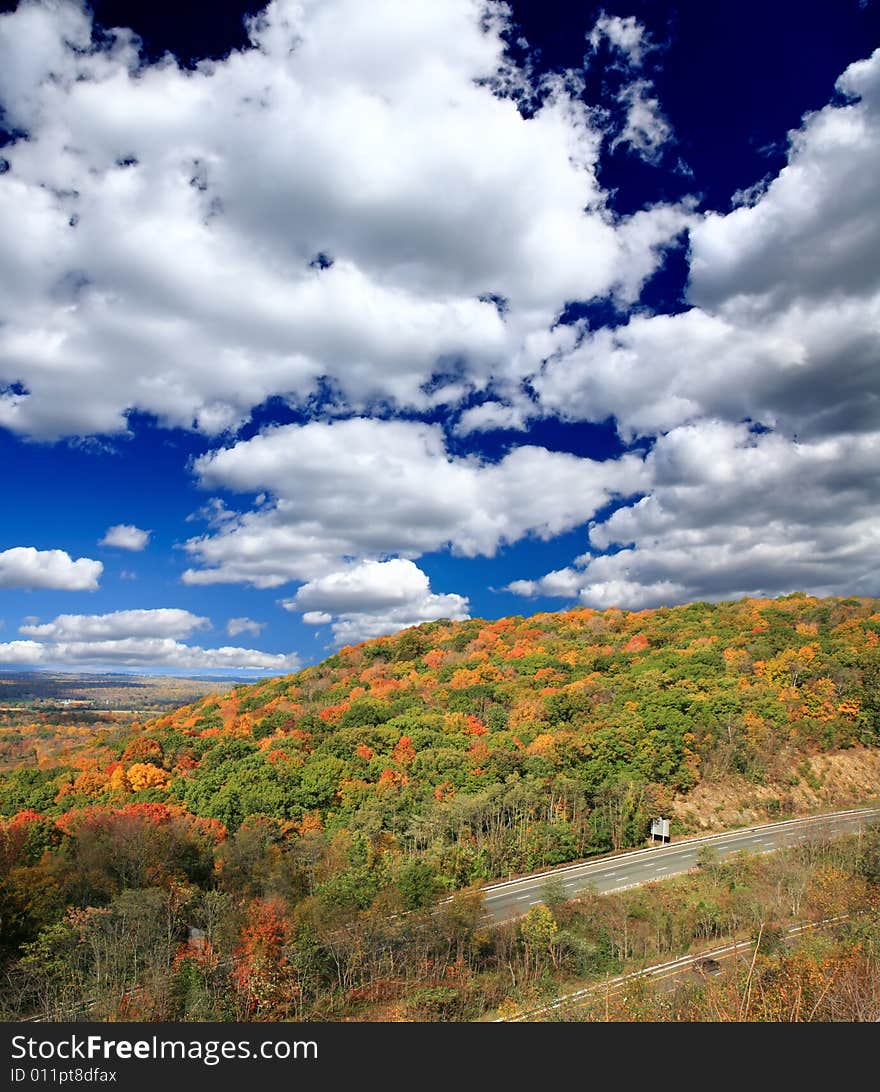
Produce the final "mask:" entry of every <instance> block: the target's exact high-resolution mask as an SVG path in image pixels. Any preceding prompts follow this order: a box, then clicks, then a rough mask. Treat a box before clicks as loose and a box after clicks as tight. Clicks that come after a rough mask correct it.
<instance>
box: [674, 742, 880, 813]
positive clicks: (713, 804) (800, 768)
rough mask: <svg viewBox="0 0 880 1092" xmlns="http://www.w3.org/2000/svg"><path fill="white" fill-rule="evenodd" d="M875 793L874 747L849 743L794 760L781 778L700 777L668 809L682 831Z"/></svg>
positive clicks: (877, 764) (878, 768) (848, 803)
mask: <svg viewBox="0 0 880 1092" xmlns="http://www.w3.org/2000/svg"><path fill="white" fill-rule="evenodd" d="M878 797H880V751H878V750H869V749H867V748H862V747H853V748H851V749H848V750H845V751H830V752H827V753H825V754H818V755H813V756H811V757H808V758H802V759H801V760H800V761H797V760H795V763H794V765H793V767H792V769H791V772H790V773H789V774H788V775H787V776H786V778H785V779H784V780H774V781H771V780H768V781H766V782H765V783H764V784H755V782H753V781H749V780H748V779H746V778H745V777H740V776H737V775H727V776H725V777H723V778H718V779H714V780H708V779H707V780H706V781H701V782H700V784H699V785H697V786H696V788H694V789H692V790H691V791H690V792H689V793H687V794H684V795H682V796H678V797H676V798H675V800H674V803H673V807H672V810H673V815H674V817H675V818H676V819H677V820H678V821H679V824H680V826H681V827H682V829H683V830H685V831H699V830H713V829H715V828H718V829H722V828H729V827H735V826H740V825H748V824H750V823H760V822H766V821H768V820H773V819H778V818H785V817H787V816H791V815H806V814H809V813H810V812H815V811H819V810H825V809H832V808H846V807H855V806H857V805H859V804H862V803H865V802H866V801H870V800H873V799H876V798H878Z"/></svg>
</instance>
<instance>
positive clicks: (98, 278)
mask: <svg viewBox="0 0 880 1092" xmlns="http://www.w3.org/2000/svg"><path fill="white" fill-rule="evenodd" d="M484 9H485V5H481V4H479V3H476V2H475V0H447V2H445V3H443V4H410V3H406V2H405V0H377V2H376V3H372V4H369V5H364V4H363V3H361V2H360V0H305V2H298V3H295V2H294V0H273V2H272V3H270V4H269V6H268V7H267V8H266V10H265V11H264V12H262V13H261V14H260V15H259V16H257V17H256V18H254V19H253V20H252V21H251V22H250V24H249V32H250V37H251V46H250V47H249V48H246V49H244V50H242V51H237V52H233V53H232V54H231V55H230V56H229V57H228V58H227V59H225V60H222V61H211V62H205V63H203V64H200V65H199V66H197V67H196V69H195V70H194V71H187V70H184V69H181V68H180V67H179V66H178V65H177V64H176V63H175V62H174V61H173V60H172V59H171V58H166V59H165V60H163V61H162V62H161V63H158V64H154V65H147V64H145V63H143V62H142V60H141V59H140V57H139V55H138V51H137V42H136V40H135V39H134V38H133V37H132V35H131V34H130V33H129V32H126V31H116V32H114V35H115V36H110V37H105V38H97V37H95V36H94V35H93V33H92V27H91V23H90V17H89V16H88V15H87V14H86V13H85V12H84V11H81V10H79V9H78V7H77V6H76V5H75V4H73V3H58V4H49V3H28V4H22V5H20V7H19V9H18V10H17V11H16V12H13V13H10V14H6V15H3V16H0V102H2V104H3V108H4V110H5V113H6V118H7V124H8V125H10V126H13V127H16V128H17V129H19V130H20V131H23V132H26V133H27V134H28V136H29V139H27V140H24V139H20V140H17V141H15V142H13V143H12V144H11V145H9V146H7V147H6V148H4V150H3V154H4V157H5V159H6V161H7V162H8V164H9V169H8V170H7V171H6V173H4V174H2V175H0V270H2V272H0V300H2V304H0V307H2V314H0V359H2V361H3V365H2V371H0V384H5V387H6V389H5V392H4V393H2V394H0V424H2V425H5V426H6V427H8V428H10V429H14V430H16V431H19V432H22V433H28V434H30V435H35V436H41V437H52V436H58V435H64V434H71V433H73V434H92V433H111V432H115V431H120V430H123V429H124V428H125V427H126V415H127V413H128V412H129V411H130V410H132V409H138V410H141V411H147V412H150V413H153V414H155V415H157V417H158V418H159V419H160V420H161V421H162V422H165V423H168V424H173V425H181V426H184V427H191V426H195V427H198V428H200V429H202V430H204V431H206V432H208V433H217V432H220V431H222V430H224V429H227V428H230V427H234V426H236V425H237V424H239V423H240V422H241V421H242V420H244V419H246V418H247V416H248V414H249V412H250V410H251V408H252V407H253V406H254V405H256V404H259V403H261V402H262V401H264V400H265V399H266V398H268V397H269V396H271V395H280V396H283V397H286V398H290V399H293V400H299V401H301V400H303V399H305V398H306V397H307V396H308V395H309V393H310V392H312V391H313V390H314V389H315V386H316V384H317V382H318V380H319V379H322V378H323V379H326V380H328V381H329V382H330V384H331V386H332V387H333V388H334V389H335V390H336V391H337V392H338V394H339V396H340V397H341V398H343V399H345V400H347V401H348V403H349V404H350V405H352V406H354V407H362V406H368V405H369V404H370V403H371V402H373V401H374V400H377V399H378V400H391V401H393V402H397V403H399V404H403V405H407V406H415V407H417V408H421V409H426V408H429V407H431V406H432V405H435V404H437V403H439V402H449V400H450V399H452V400H455V399H456V398H457V397H459V396H460V395H461V394H462V393H464V392H465V391H466V390H468V389H470V388H473V387H476V388H481V387H485V386H486V385H487V384H488V383H489V380H490V378H491V377H492V376H500V377H501V378H504V377H505V376H506V375H507V374H508V372H510V370H511V368H514V369H515V367H516V362H517V361H519V360H520V358H521V356H522V352H523V347H524V345H525V344H526V343H527V341H528V339H529V338H530V337H531V336H533V335H534V334H536V333H538V334H540V333H542V332H546V331H548V330H549V329H550V328H551V327H552V326H553V323H554V320H555V316H556V315H557V314H558V312H559V311H560V310H561V308H562V307H563V306H564V304H565V303H566V302H567V301H568V300H571V299H588V298H590V297H593V296H602V295H606V294H608V293H610V292H614V291H615V290H616V289H617V288H618V287H619V286H620V285H622V284H624V283H626V284H628V285H630V286H631V285H632V282H633V280H634V278H635V279H639V280H641V279H643V278H644V276H646V275H649V274H650V273H651V272H652V271H653V269H654V268H655V267H656V265H657V262H658V260H659V257H658V247H657V246H653V245H652V246H651V247H649V248H648V249H647V250H644V249H643V250H642V251H640V252H638V253H634V252H633V249H632V243H633V239H634V238H636V237H637V236H634V235H633V234H632V233H629V234H627V233H626V231H625V229H626V227H627V224H628V221H623V222H616V221H615V220H614V218H613V217H612V216H611V215H610V213H609V212H608V210H607V207H606V194H605V193H604V192H603V191H602V189H601V186H600V185H599V183H598V181H597V178H596V161H597V156H598V154H599V149H600V146H601V143H602V134H601V132H600V131H599V130H598V129H596V128H595V126H594V122H593V119H592V115H591V114H590V112H589V110H588V109H587V108H586V107H585V106H584V105H583V104H582V103H581V102H580V101H579V99H578V97H577V94H576V90H574V89H572V88H573V87H574V84H572V83H571V81H568V82H566V80H565V79H564V78H558V79H555V80H552V79H551V80H549V81H547V82H546V83H545V86H544V88H543V91H542V94H541V98H542V101H540V102H539V103H538V105H537V108H536V109H535V110H534V113H533V116H531V117H529V118H528V119H527V118H526V117H524V116H523V115H522V114H521V113H520V111H519V109H518V105H517V102H516V101H515V100H516V94H517V93H518V92H517V91H516V89H517V88H519V89H520V91H521V92H522V93H523V94H527V95H531V93H532V90H533V89H531V88H528V87H527V86H526V85H527V78H526V75H525V73H523V72H516V71H513V70H512V68H511V63H510V61H509V60H508V59H507V58H506V56H505V41H504V37H503V35H504V33H505V30H506V18H507V16H506V14H505V10H504V8H503V5H497V4H492V5H489V9H488V16H487V17H484V16H486V11H485V10H484ZM604 33H606V34H607V35H608V36H609V37H610V39H611V40H612V41H613V42H615V43H616V44H618V45H620V47H621V48H624V49H626V50H628V51H629V53H630V55H635V54H636V53H640V51H641V50H642V48H643V47H642V46H641V45H639V43H638V41H637V40H636V39H637V34H636V31H635V30H634V28H633V26H631V25H630V22H629V21H626V20H623V21H617V22H615V21H611V22H609V23H608V26H607V28H606V30H605V31H604ZM634 35H635V37H634ZM569 85H571V86H569ZM641 215H642V216H643V218H644V217H647V218H648V219H651V218H653V217H656V218H657V221H658V224H659V223H662V224H663V225H664V228H663V231H664V232H665V233H666V234H667V236H668V232H669V223H670V216H669V210H668V209H666V208H663V207H659V208H658V209H656V210H648V211H646V212H644V213H643V214H641ZM685 222H686V216H685V213H684V212H683V210H679V211H678V213H677V226H676V227H675V231H678V230H680V229H681V227H682V226H683V224H684V223H685ZM656 234H657V233H656V232H655V235H656ZM673 234H674V232H673ZM665 241H668V238H667V239H666V240H665ZM663 242H664V240H660V247H661V248H662V245H663ZM636 269H637V270H638V274H637V276H636V274H635V273H634V270H636ZM243 284H246V285H247V286H248V291H247V292H242V291H241V286H242V285H243ZM630 290H631V289H630ZM496 300H503V301H504V307H503V313H502V309H500V308H499V307H497V306H496V302H495V301H496ZM450 372H454V373H458V374H457V379H456V380H455V382H452V383H447V384H446V385H445V386H444V384H443V382H442V381H441V382H439V383H437V382H434V383H433V384H428V381H430V380H432V379H436V377H437V376H441V377H442V376H445V375H449V373H450ZM514 378H516V376H514ZM426 384H428V385H426ZM2 390H3V387H2V386H0V391H2Z"/></svg>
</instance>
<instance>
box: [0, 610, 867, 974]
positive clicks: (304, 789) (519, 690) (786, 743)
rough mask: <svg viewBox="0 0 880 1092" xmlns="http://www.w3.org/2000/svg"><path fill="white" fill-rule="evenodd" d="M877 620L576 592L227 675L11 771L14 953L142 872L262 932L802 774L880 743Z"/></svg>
mask: <svg viewBox="0 0 880 1092" xmlns="http://www.w3.org/2000/svg"><path fill="white" fill-rule="evenodd" d="M878 645H880V602H878V601H876V600H868V599H814V598H808V597H806V596H803V595H792V596H788V597H785V598H783V599H777V600H751V599H750V600H744V601H741V602H730V603H719V604H707V603H695V604H691V605H688V606H682V607H676V608H669V609H659V610H653V611H641V612H636V613H627V612H622V611H619V610H608V611H604V612H598V611H594V610H588V609H577V610H572V611H567V612H562V613H554V614H540V615H535V616H533V617H530V618H518V617H515V618H502V619H500V620H498V621H491V622H485V621H478V620H474V621H469V622H461V623H444V622H436V623H431V624H428V625H423V626H420V627H418V628H415V629H410V630H406V631H404V632H402V633H399V634H397V635H395V636H393V637H387V638H381V639H379V640H375V641H371V642H368V643H367V644H363V645H359V646H357V647H352V648H346V649H343V650H342V651H340V652H339V653H338V654H336V655H334V656H331V657H330V658H329V659H327V660H325V661H324V662H323V663H321V664H319V665H317V666H315V667H310V668H307V669H306V670H304V671H301V672H299V673H298V674H296V675H292V676H286V677H283V678H279V679H273V680H270V681H263V682H258V683H255V684H253V685H247V686H238V687H236V688H235V689H233V690H232V691H231V692H230V693H228V694H227V695H225V696H224V697H222V698H219V699H218V698H215V697H206V698H204V699H202V700H200V701H198V702H197V703H196V704H194V705H191V706H188V707H186V708H184V709H181V710H179V711H178V712H176V713H173V714H170V715H167V716H162V717H160V718H158V719H156V720H154V721H152V722H150V723H148V724H147V725H145V726H144V727H143V728H140V729H138V730H137V731H135V732H133V733H132V734H131V735H130V737H129V738H126V739H123V740H121V741H120V742H119V743H118V745H113V747H111V748H109V750H108V747H107V745H106V742H105V744H104V745H103V747H102V749H101V751H100V752H99V753H93V752H90V750H89V749H88V748H85V749H83V750H82V751H79V752H77V753H76V756H75V758H74V759H72V760H69V761H68V764H67V765H64V766H51V765H46V764H43V765H39V766H27V767H22V768H19V769H16V770H12V771H8V772H6V773H4V774H3V775H2V776H0V816H5V817H6V818H5V820H3V821H2V822H0V865H2V867H0V876H2V877H3V879H2V891H0V899H2V902H0V914H2V918H3V926H4V928H3V938H4V942H5V944H6V954H7V956H8V957H9V958H10V959H13V958H17V956H20V954H21V952H28V953H30V954H29V955H28V956H27V958H36V956H35V951H36V949H35V948H34V946H35V945H39V944H44V945H45V944H46V943H50V941H49V940H47V939H46V938H47V937H49V938H50V940H51V945H56V946H57V944H59V943H62V939H63V936H64V937H67V940H66V941H64V943H68V942H69V943H71V944H74V947H76V944H75V942H74V940H72V939H71V937H73V935H74V934H75V933H76V930H77V929H78V928H80V926H74V925H71V924H70V923H71V920H73V919H71V917H70V915H71V914H73V915H76V914H80V915H82V914H88V913H91V912H92V911H91V910H88V909H87V908H102V907H103V908H104V909H103V910H101V913H102V914H105V918H103V919H102V921H105V923H106V922H108V921H110V918H107V917H106V915H110V916H111V918H112V915H113V914H116V913H118V912H119V900H120V899H122V900H123V901H124V900H125V898H126V897H128V894H127V893H129V892H131V891H132V890H137V891H139V892H141V893H143V892H144V891H145V890H149V891H150V892H151V894H150V896H149V898H150V899H153V900H154V901H155V902H156V908H155V909H156V913H157V914H160V913H166V912H168V913H170V911H168V905H169V904H168V900H169V899H171V901H172V902H173V901H174V899H177V900H178V901H179V906H180V907H186V906H188V907H189V910H187V911H186V913H184V912H183V910H181V911H180V913H181V914H182V915H183V917H182V918H180V921H178V927H180V922H181V921H182V920H184V919H188V920H190V921H192V920H195V921H200V922H202V924H203V925H204V923H205V922H206V921H208V922H209V923H211V922H213V924H212V925H210V928H215V927H217V921H216V920H215V919H216V918H217V915H218V914H220V912H219V910H217V907H220V906H221V904H222V906H223V907H224V909H223V913H222V914H220V918H222V921H223V923H224V924H223V929H225V930H226V932H227V935H226V939H225V941H224V940H221V939H219V937H218V938H215V941H214V943H215V944H218V945H220V946H222V945H223V944H224V943H225V944H226V947H227V949H228V950H229V951H230V952H231V951H233V950H234V949H235V950H237V951H241V950H243V949H241V948H240V947H239V948H238V949H236V948H235V945H236V944H237V943H238V944H239V945H241V944H245V945H246V944H252V945H256V946H257V947H256V949H255V950H259V951H262V950H263V949H262V948H261V947H260V945H263V947H265V945H266V944H270V946H271V944H275V943H276V942H277V944H279V945H280V944H281V937H282V936H283V935H284V936H287V935H288V934H289V932H290V930H293V931H294V932H295V931H296V929H297V928H304V925H303V923H304V922H305V921H306V920H308V921H310V922H311V923H312V927H317V926H316V925H315V922H316V921H317V922H318V923H320V925H321V927H324V926H326V925H327V923H328V922H331V923H333V924H335V925H338V924H339V923H340V922H344V921H351V920H355V919H357V918H358V916H359V915H364V914H369V913H371V912H374V911H375V910H376V908H377V907H384V908H385V909H386V910H390V909H394V908H397V909H417V908H419V907H421V906H424V905H427V904H429V903H430V902H431V901H432V900H433V899H434V898H435V897H436V896H437V895H439V894H440V893H442V892H444V891H449V890H453V889H457V888H460V887H464V886H467V885H470V884H474V883H477V882H479V881H481V880H485V879H490V878H494V877H498V876H503V875H506V874H508V873H511V872H518V871H523V870H527V869H534V868H540V867H543V866H547V865H552V864H557V863H560V862H563V861H566V860H570V859H573V858H577V857H582V856H586V855H588V854H590V853H595V852H600V851H605V850H608V849H613V848H620V847H622V846H626V845H632V844H637V843H639V842H641V841H642V840H643V839H644V837H645V834H646V829H647V821H648V819H649V818H650V816H651V815H652V814H656V813H657V812H658V811H660V810H662V811H664V812H668V810H669V807H670V804H671V802H672V801H673V798H674V797H677V798H679V799H680V798H681V795H682V794H686V793H687V792H689V791H690V790H693V789H694V787H696V786H699V785H701V784H702V785H705V784H707V783H710V782H712V781H721V780H723V779H724V778H727V777H730V776H731V775H738V776H739V777H740V778H744V779H746V780H747V782H749V783H751V784H753V785H755V786H760V785H761V784H762V783H764V782H767V781H773V782H774V783H782V784H787V785H791V786H795V785H796V784H797V783H798V782H800V781H801V780H802V779H804V778H806V779H809V778H810V776H811V774H810V767H809V765H808V764H807V763H806V760H807V759H808V758H809V756H811V755H815V754H816V753H818V752H822V751H831V750H835V751H837V750H839V749H841V748H850V749H854V750H855V749H858V748H872V747H875V746H876V744H877V743H878V739H880V695H878V686H880V649H878ZM110 752H112V753H110ZM779 807H780V809H781V810H786V809H784V808H783V806H782V803H780V804H779ZM212 899H213V900H214V903H212V902H211V900H212ZM206 900H207V901H206ZM223 900H227V901H226V902H224V901H223ZM148 901H149V900H148ZM212 905H214V908H215V909H214V911H212V910H211V906H212ZM161 906H164V907H165V908H166V909H165V910H164V911H162V910H161ZM267 907H270V908H273V909H267ZM71 908H72V909H71ZM131 909H132V908H131V907H129V918H130V913H131ZM212 914H213V915H214V916H213V917H212ZM65 915H66V916H65ZM261 915H262V916H261ZM266 915H268V917H267V916H266ZM264 919H265V920H264ZM217 920H219V919H217ZM244 922H250V926H248V928H250V929H251V930H252V932H253V930H254V929H256V939H254V936H251V940H249V941H248V940H247V939H246V938H245V940H242V939H241V937H242V935H243V934H241V932H240V930H241V929H243V928H245V925H244V924H243V923H244ZM261 923H262V924H261ZM291 923H298V925H297V924H291ZM126 928H128V926H126ZM47 930H48V932H47ZM52 930H55V931H56V932H58V931H60V932H58V935H57V936H54V934H52ZM65 930H67V932H66V933H65ZM71 930H73V932H71ZM221 932H222V930H221ZM270 934H271V936H270ZM62 935H63V936H62ZM52 936H54V939H51V937H52ZM273 936H274V937H275V940H272V939H271V938H272V937H273ZM41 938H42V939H41ZM236 938H238V939H236ZM267 938H268V939H267ZM21 945H24V946H25V947H24V948H20V946H21ZM28 945H30V947H27V946H28ZM62 946H63V944H62ZM169 958H170V957H169ZM242 958H243V957H242ZM19 969H21V967H19Z"/></svg>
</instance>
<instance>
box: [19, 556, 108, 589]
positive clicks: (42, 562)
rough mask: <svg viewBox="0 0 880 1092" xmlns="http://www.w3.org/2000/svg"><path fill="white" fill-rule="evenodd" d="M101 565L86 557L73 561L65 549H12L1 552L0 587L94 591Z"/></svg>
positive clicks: (101, 569) (99, 575)
mask: <svg viewBox="0 0 880 1092" xmlns="http://www.w3.org/2000/svg"><path fill="white" fill-rule="evenodd" d="M103 571H104V566H103V565H102V564H101V562H100V561H92V559H91V558H88V557H80V558H77V560H76V561H74V560H73V558H72V557H71V556H70V554H68V553H65V551H64V550H37V549H35V548H34V547H33V546H13V547H12V549H11V550H4V551H3V552H2V553H0V588H51V589H54V590H57V591H94V590H95V589H96V588H97V587H98V581H99V579H100V577H101V573H102V572H103Z"/></svg>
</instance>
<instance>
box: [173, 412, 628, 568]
mask: <svg viewBox="0 0 880 1092" xmlns="http://www.w3.org/2000/svg"><path fill="white" fill-rule="evenodd" d="M195 469H196V472H197V473H198V475H199V476H200V479H201V482H202V485H203V486H205V487H206V488H217V487H220V488H223V489H227V490H231V491H235V492H240V493H259V492H262V491H266V492H267V493H268V494H269V495H270V496H271V498H272V499H271V500H270V501H268V502H267V503H266V504H264V505H262V506H259V507H256V508H254V509H251V510H249V511H246V512H245V513H244V514H242V515H241V516H239V517H238V518H237V519H235V520H232V521H229V520H227V521H224V522H223V523H222V524H221V525H220V526H219V527H218V528H217V529H216V530H214V531H213V532H209V533H207V534H205V535H202V536H199V537H196V538H193V539H191V540H190V541H189V542H188V543H187V549H188V550H189V552H190V554H191V555H192V557H193V558H194V559H195V560H196V561H197V562H198V563H199V565H198V567H194V568H191V569H189V570H187V572H186V573H185V575H184V580H185V581H186V582H188V583H191V584H210V583H218V582H243V583H250V584H253V585H255V586H257V587H276V586H278V585H280V584H283V583H286V582H288V581H291V580H300V581H309V580H313V579H315V578H317V577H321V576H325V575H327V574H328V573H331V572H334V571H337V570H340V569H341V568H342V567H343V565H344V563H345V561H346V560H347V559H351V558H357V559H360V560H367V559H371V560H380V559H382V558H386V557H387V556H388V555H391V554H398V555H401V556H403V557H406V558H411V559H412V558H417V557H419V556H420V555H421V554H424V553H426V552H428V551H431V550H437V549H443V548H445V547H447V546H451V548H452V550H453V551H454V552H456V553H458V554H461V555H464V556H468V557H475V556H477V555H481V554H482V555H489V556H491V555H492V554H494V553H495V551H496V550H497V549H498V547H499V546H500V545H502V544H504V543H510V542H516V541H518V540H519V539H521V538H523V537H524V536H526V535H534V536H535V537H537V538H540V539H545V540H546V539H549V538H552V537H553V536H555V535H557V534H560V533H561V532H563V531H566V530H570V529H571V528H573V527H576V526H578V525H579V524H581V523H584V522H585V521H586V520H587V519H589V517H590V516H591V515H592V513H593V512H595V511H596V510H597V509H598V508H601V507H602V506H603V505H605V504H606V503H607V502H608V501H609V500H610V499H611V498H612V497H614V496H621V495H622V496H627V495H631V494H633V493H636V492H638V491H639V490H640V488H641V486H642V484H643V477H644V475H643V464H642V459H641V458H640V457H639V456H637V455H627V456H624V457H623V458H621V459H618V460H613V461H610V462H596V461H592V460H590V459H584V458H579V457H577V456H574V455H569V454H566V453H563V452H551V451H547V450H545V449H544V448H540V447H528V446H523V447H519V448H516V449H514V450H513V451H511V452H510V453H509V454H508V455H506V456H505V457H504V458H503V459H502V460H501V461H500V462H498V463H495V464H491V463H485V462H481V461H480V460H479V459H476V458H473V457H466V458H453V457H451V456H450V455H449V454H448V452H447V451H446V447H445V444H444V439H443V433H442V430H441V429H440V428H439V427H437V426H433V425H426V424H420V423H416V422H406V421H378V420H370V419H363V418H353V419H350V420H346V421H337V422H335V423H333V424H324V423H320V422H312V423H310V424H307V425H285V426H279V427H275V428H270V429H267V430H265V431H264V432H263V433H261V434H259V435H258V436H255V437H254V438H253V439H251V440H247V441H242V442H240V443H237V444H234V445H233V446H231V447H228V448H223V449H221V450H218V451H215V452H212V453H210V454H208V455H206V456H203V457H202V458H200V459H198V460H197V461H196V464H195Z"/></svg>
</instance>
